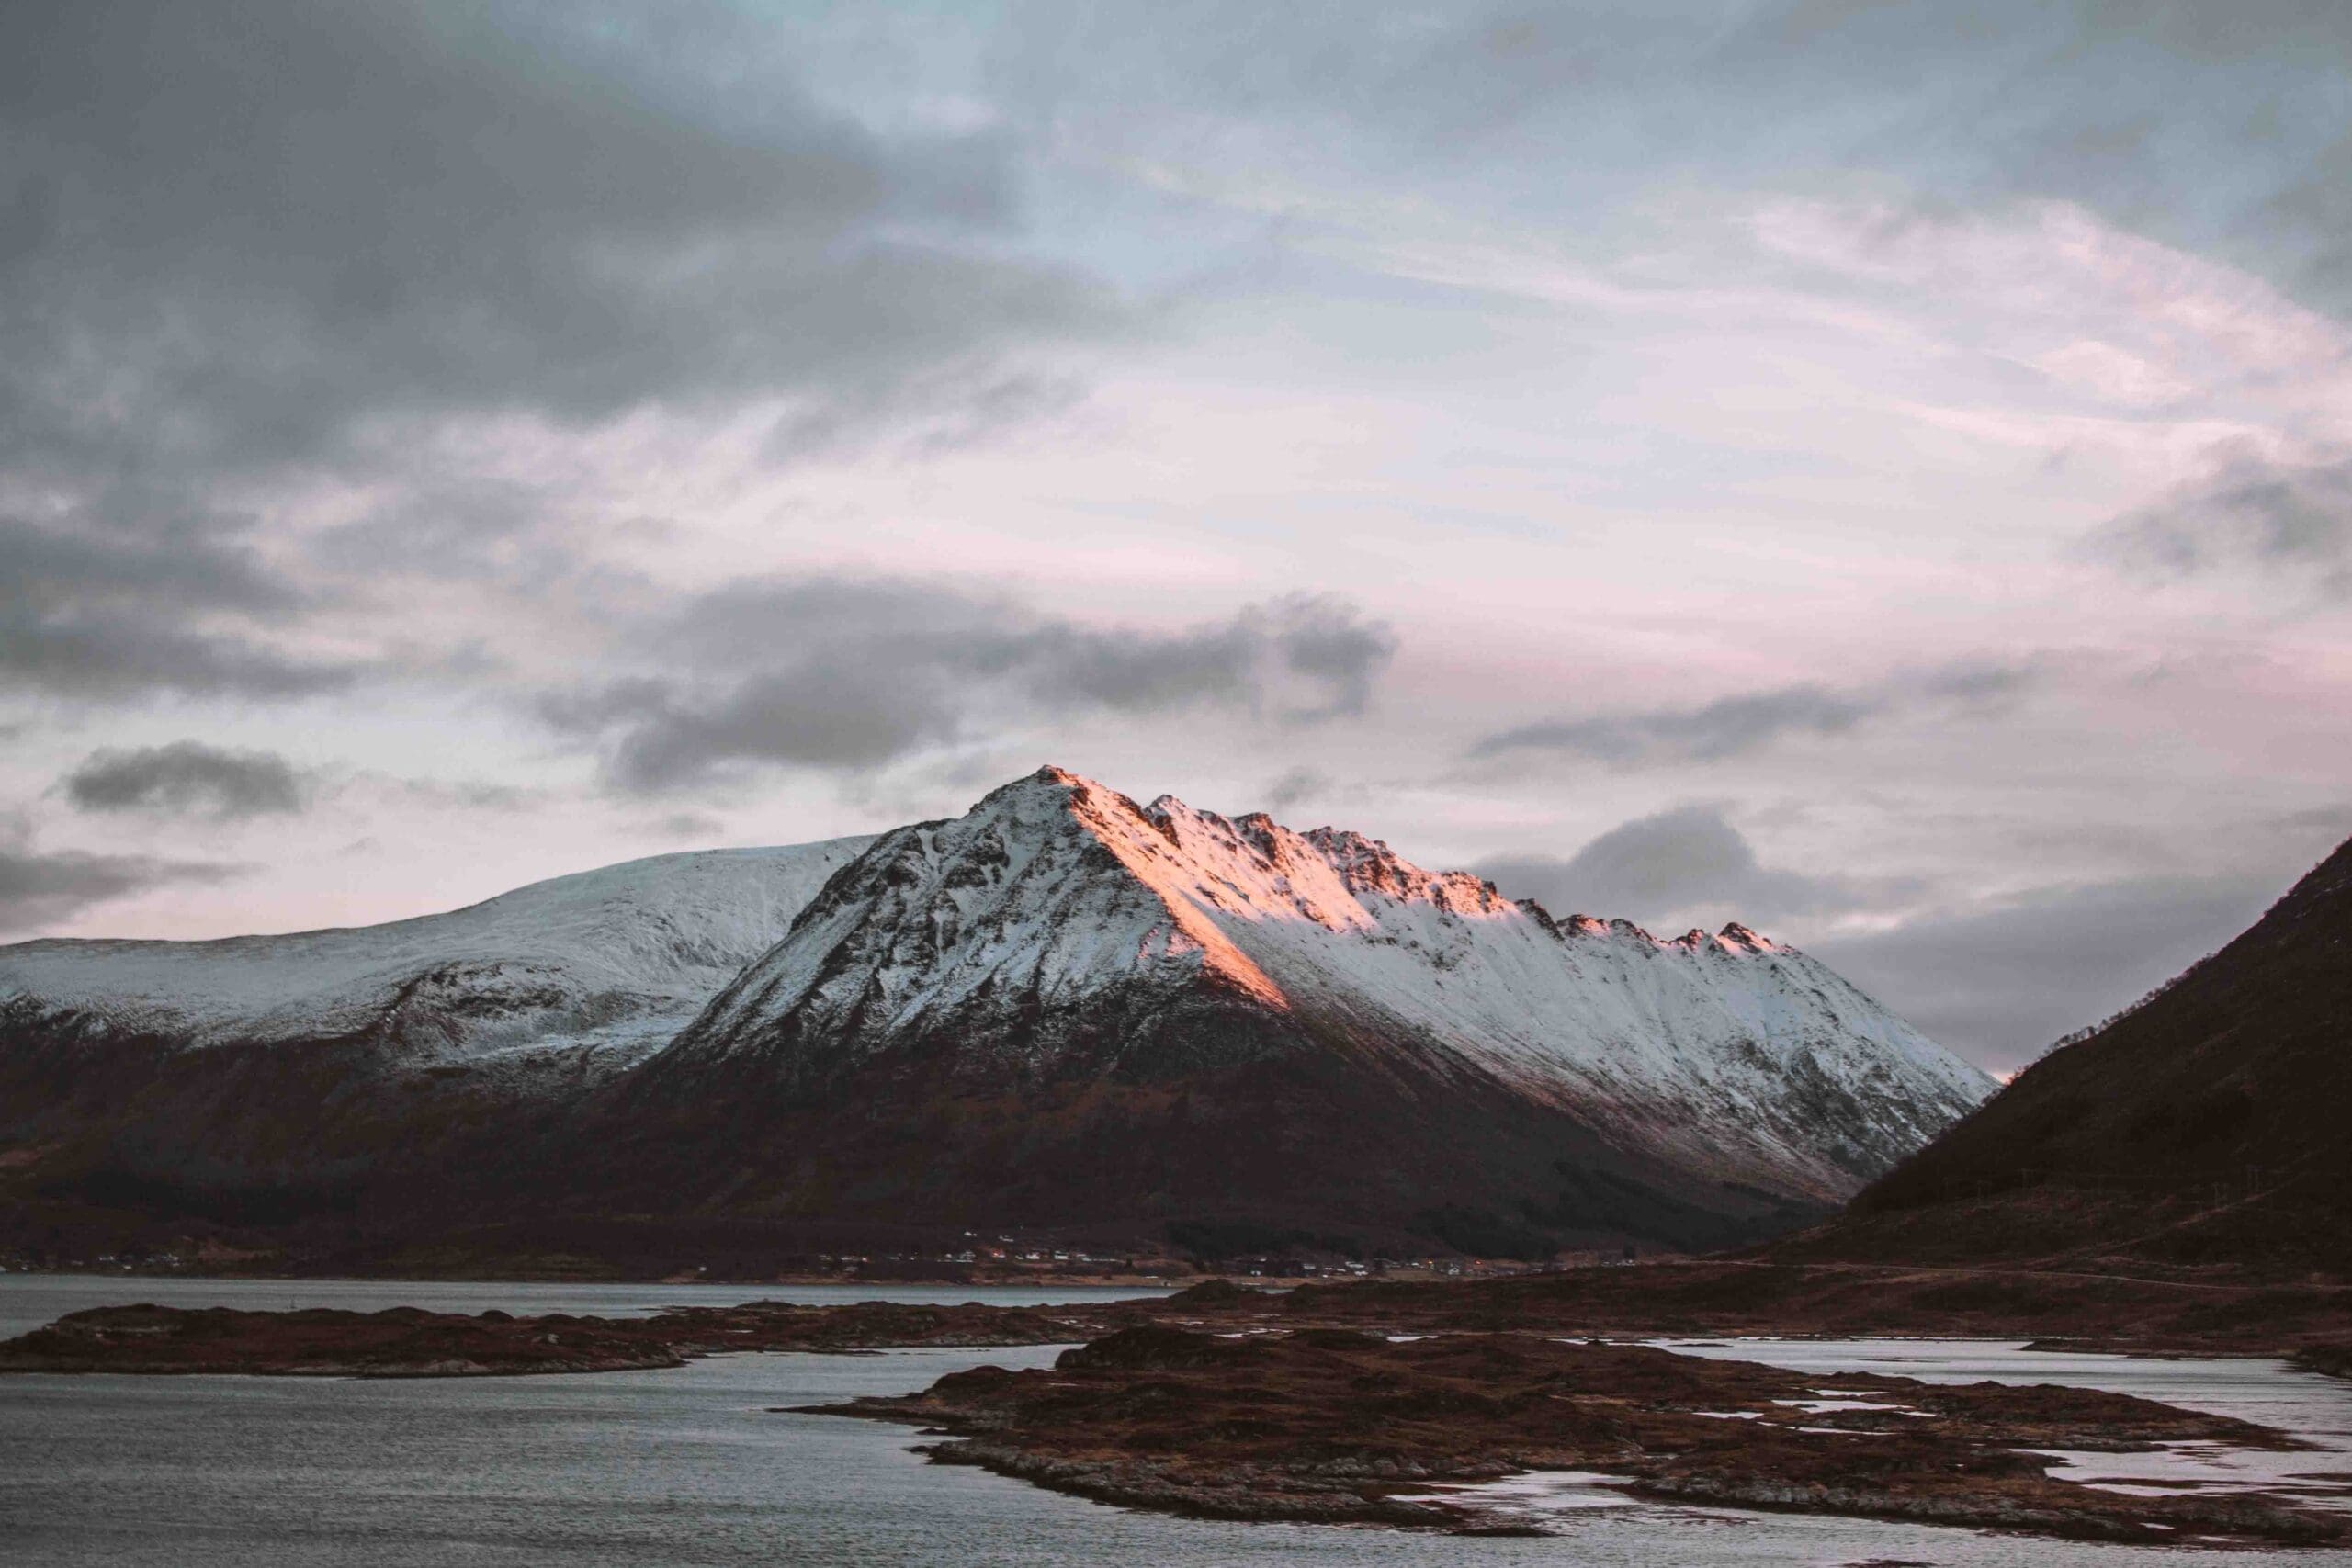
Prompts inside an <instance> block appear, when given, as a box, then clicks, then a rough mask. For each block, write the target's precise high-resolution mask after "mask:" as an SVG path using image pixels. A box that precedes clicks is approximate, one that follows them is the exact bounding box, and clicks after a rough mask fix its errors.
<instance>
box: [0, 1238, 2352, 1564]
mask: <svg viewBox="0 0 2352 1568" xmlns="http://www.w3.org/2000/svg"><path fill="white" fill-rule="evenodd" d="M2347 1324H2352V1289H2347V1288H2345V1287H2338V1286H2329V1285H2318V1284H2313V1285H2306V1286H2292V1287H2290V1286H2278V1285H2245V1286H2233V1285H2222V1284H2211V1283H2206V1284H2186V1283H2183V1282H2179V1281H2161V1280H2131V1279H2122V1278H2118V1277H2112V1276H2098V1275H2087V1274H2086V1275H2077V1276H2052V1275H2035V1274H2030V1273H2024V1272H2005V1271H1999V1270H1975V1269H1971V1270H1957V1269H1892V1268H1878V1269H1869V1268H1863V1267H1860V1266H1853V1265H1843V1266H1840V1265H1826V1264H1805V1265H1772V1264H1756V1263H1743V1262H1726V1261H1720V1260H1717V1261H1711V1262H1704V1263H1660V1264H1654V1265H1646V1266H1643V1267H1639V1268H1633V1269H1586V1270H1579V1271H1576V1272H1572V1273H1565V1274H1540V1275H1522V1276H1518V1277H1515V1278H1509V1279H1494V1280H1467V1281H1458V1282H1451V1283H1411V1282H1388V1281H1374V1282H1358V1283H1351V1284H1340V1285H1329V1284H1309V1285H1305V1286H1302V1287H1299V1288H1297V1289H1294V1290H1291V1291H1288V1292H1283V1293H1280V1294H1274V1293H1270V1292H1266V1291H1264V1290H1261V1289H1252V1288H1249V1287H1245V1286H1242V1285H1238V1284H1235V1283H1232V1282H1230V1281H1227V1280H1209V1281H1206V1282H1204V1283H1202V1284H1199V1285H1195V1286H1193V1287H1192V1288H1190V1289H1187V1290H1184V1291H1181V1292H1177V1293H1175V1294H1173V1295H1170V1296H1162V1297H1146V1298H1136V1299H1125V1300H1105V1301H1099V1302H1083V1301H1081V1302H1072V1303H1057V1304H1053V1305H1047V1306H993V1305H987V1304H982V1303H957V1304H948V1303H882V1302H866V1303H852V1304H841V1305H829V1306H814V1305H795V1304H789V1303H774V1302H752V1303H744V1304H741V1305H736V1306H728V1307H704V1306H680V1307H675V1308H673V1309H671V1310H667V1311H664V1312H662V1313H659V1314H652V1315H650V1316H646V1317H640V1318H605V1317H594V1316H582V1315H575V1314H563V1313H555V1314H538V1315H535V1316H528V1317H516V1316H513V1315H511V1314H506V1313H503V1312H495V1311H493V1312H487V1313H481V1314H471V1315H468V1314H455V1313H434V1312H426V1311H423V1310H421V1309H418V1308H414V1307H399V1308H391V1309H388V1310H386V1311H382V1312H374V1313H361V1312H346V1311H341V1310H336V1309H308V1310H299V1311H287V1312H252V1311H242V1310H237V1309H231V1308H206V1309H198V1310H184V1309H176V1308H170V1307H161V1306H153V1305H133V1306H122V1307H106V1308H99V1309H95V1310H92V1311H87V1312H80V1313H74V1314H68V1315H67V1316H65V1317H63V1318H61V1319H60V1320H58V1321H57V1322H56V1323H53V1324H51V1325H48V1326H46V1327H44V1328H41V1329H38V1330H35V1331H34V1332H32V1333H30V1334H27V1335H24V1336H21V1337H18V1338H17V1339H14V1340H10V1341H8V1342H6V1343H5V1344H0V1372H117V1373H147V1374H187V1373H208V1372H209V1373H223V1372H229V1373H243V1374H250V1375H265V1376H341V1377H461V1376H525V1375H536V1374H557V1373H589V1372H599V1371H641V1370H650V1369H658V1368H664V1367H676V1366H681V1365H683V1364H684V1363H685V1362H686V1361H687V1360H689V1359H695V1358H698V1357H703V1356H709V1355H718V1354H727V1353H734V1352H743V1351H779V1350H781V1351H796V1350H797V1351H818V1352H832V1353H841V1352H856V1351H870V1350H881V1349H886V1348H912V1347H938V1348H990V1347H1003V1348H1012V1347H1016V1346H1046V1345H1069V1346H1073V1347H1076V1348H1072V1349H1069V1350H1068V1351H1065V1352H1064V1353H1063V1355H1062V1356H1061V1358H1060V1359H1059V1360H1058V1361H1057V1364H1056V1365H1055V1367H1054V1368H1053V1369H1051V1370H1050V1371H1046V1370H1039V1371H1024V1372H1009V1371H1003V1370H1002V1369H1000V1368H994V1367H980V1368H977V1369H974V1370H972V1371H964V1372H957V1373H954V1374H951V1375H950V1376H948V1377H945V1378H943V1379H941V1380H939V1382H936V1383H934V1384H933V1385H932V1386H931V1387H930V1388H928V1389H925V1390H922V1391H920V1392H918V1393H910V1394H906V1395H903V1396H899V1397H895V1398H888V1399H868V1400H861V1401H857V1402H854V1403H853V1404H847V1405H836V1406H829V1407H825V1413H827V1414H831V1415H837V1416H854V1417H859V1418H865V1419H875V1420H884V1421H897V1422H904V1423H907V1424H910V1425H913V1426H916V1427H920V1428H922V1429H924V1430H925V1431H926V1433H927V1434H928V1435H930V1436H932V1437H933V1438H939V1439H942V1440H940V1441H936V1442H933V1443H931V1444H929V1445H927V1446H926V1448H925V1450H924V1451H925V1452H927V1453H928V1454H930V1456H931V1457H932V1458H933V1460H935V1461H939V1462H945V1463H969V1464H978V1465H981V1466H984V1467H986V1468H989V1469H990V1470H994V1471H997V1472H1000V1473H1003V1474H1006V1475H1012V1476H1017V1477H1021V1478H1023V1479H1026V1480H1029V1481H1032V1482H1034V1483H1037V1484H1040V1485H1044V1486H1047V1487H1050V1488H1053V1489H1056V1490H1060V1491H1065V1492H1069V1493H1073V1494H1075V1495H1083V1496H1089V1497H1093V1498H1097V1499H1099V1500H1102V1501H1106V1502H1113V1503H1119V1504H1124V1505H1128V1506H1138V1507H1147V1508H1157V1509H1160V1510H1163V1511H1170V1512H1177V1513H1186V1514H1193V1515H1201V1516H1205V1517H1227V1518H1264V1519H1291V1520H1302V1521H1310V1522H1312V1521H1325V1522H1347V1521H1354V1522H1370V1523H1382V1524H1389V1525H1397V1526H1405V1527H1411V1528H1423V1529H1445V1530H1469V1531H1493V1530H1512V1529H1532V1526H1529V1525H1528V1524H1527V1523H1526V1521H1525V1520H1524V1519H1518V1520H1514V1518H1513V1517H1510V1516H1509V1515H1507V1514H1503V1513H1498V1512H1496V1511H1495V1510H1493V1509H1491V1508H1489V1507H1487V1506H1484V1505H1483V1504H1481V1503H1480V1502H1479V1501H1478V1499H1477V1497H1476V1493H1475V1488H1476V1485H1477V1483H1481V1482H1485V1481H1489V1480H1494V1479H1498V1478H1501V1477H1504V1476H1509V1475H1512V1474H1517V1473H1521V1472H1529V1471H1551V1470H1572V1471H1579V1472H1590V1473H1594V1474H1598V1475H1601V1476H1605V1477H1609V1478H1611V1480H1610V1482H1609V1484H1611V1485H1619V1486H1622V1487H1623V1489H1625V1490H1627V1491H1628V1492H1629V1493H1630V1494H1632V1495H1635V1496H1640V1497H1647V1498H1652V1499H1656V1500H1660V1501H1670V1500H1681V1501H1688V1502H1693V1503H1703V1504H1707V1505H1710V1506H1736V1507H1751V1508H1767V1509H1780V1510H1788V1509H1795V1510H1799V1511H1807V1512H1820V1513H1834V1514H1847V1515H1858V1516H1865V1517H1888V1518H1902V1519H1909V1520H1913V1521H1916V1522H1928V1523H1946V1524H1955V1525H1968V1526H1975V1527H1982V1528H1988V1529H2006V1530H2017V1531H2023V1532H2027V1533H2030V1534H2039V1535H2043V1536H2065V1537H2072V1538H2081V1539H2093V1540H2135V1541H2150V1542H2160V1541H2190V1540H2195V1541H2199V1542H2202V1543H2206V1544H2211V1543H2215V1542H2233V1543H2237V1544H2267V1545H2303V1544H2325V1543H2335V1542H2341V1541H2343V1540H2347V1539H2352V1518H2347V1517H2346V1516H2345V1515H2342V1514H2335V1513H2330V1512H2327V1511H2325V1510H2324V1509H2315V1508H2313V1507H2311V1506H2308V1505H2307V1504H2305V1503H2304V1502H2303V1501H2301V1500H2300V1499H2298V1498H2296V1497H2294V1496H2292V1495H2274V1494H2229V1495H2204V1494H2198V1493H2194V1492H2190V1493H2187V1494H2184V1495H2165V1496H2146V1495H2125V1494H2121V1493H2116V1492H2111V1491H2104V1490H2101V1489H2098V1488H2093V1487H2086V1486H2083V1485H2081V1484H2078V1483H2074V1482H2070V1481H2064V1480H2061V1479H2058V1478H2056V1477H2053V1476H2051V1475H2049V1474H2047V1473H2045V1472H2046V1471H2047V1470H2048V1468H2049V1467H2050V1464H2051V1462H2052V1461H2050V1460H2049V1458H2048V1457H2047V1456H2043V1455H2037V1454H2036V1453H2034V1452H2031V1451H2029V1450H2050V1449H2059V1450H2107V1451H2116V1452H2128V1451H2144V1450H2152V1449H2155V1448H2158V1447H2160V1446H2161V1445H2163V1444H2165V1443H2167V1442H2177V1441H2192V1440H2206V1441H2226V1442H2229V1443H2231V1444H2233V1445H2235V1446H2239V1447H2246V1448H2274V1449H2275V1448H2291V1447H2295V1446H2298V1445H2297V1444H2296V1443H2295V1441H2294V1439H2292V1438H2290V1437H2288V1436H2287V1435H2285V1434H2282V1433H2278V1432H2275V1431H2271V1430H2268V1429H2267V1428H2261V1427H2252V1426H2249V1425H2248V1424H2245V1423H2243V1422H2235V1421H2230V1420H2226V1419H2224V1418H2222V1417H2216V1416H2205V1415H2199V1414H2197V1413H2193V1412H2188V1411H2184V1410H2178V1409H2175V1408H2173V1407H2170V1406H2166V1405H2162V1404H2154V1403H2152V1402H2150V1401H2146V1400H2142V1399H2136V1398H2131V1397H2129V1396H2126V1395H2121V1394H2104V1393H2090V1392H2087V1391H2083V1390H2076V1389H2059V1388H2052V1387H2046V1386H2045V1387H2019V1386H2017V1385H2009V1384H1995V1383H1981V1384H1975V1385H1970V1386H1968V1387H1966V1388H1957V1389H1956V1388H1953V1387H1951V1386H1948V1385H1929V1384H1923V1383H1917V1382H1913V1381H1912V1380H1909V1379H1905V1378H1890V1377H1876V1376H1866V1375H1862V1374H1854V1373H1846V1374H1835V1375H1828V1376H1824V1375H1820V1374H1801V1373H1796V1372H1790V1371H1781V1370H1779V1369H1774V1368H1770V1367H1765V1366H1761V1365H1758V1364H1756V1363H1751V1362H1744V1361H1724V1360H1715V1359H1709V1358H1699V1357H1693V1356H1688V1355H1679V1354H1676V1353H1673V1352H1670V1351H1668V1350H1664V1349H1659V1348H1654V1347H1648V1346H1642V1345H1634V1344H1627V1343H1624V1342H1623V1341H1624V1340H1626V1339H1628V1338H1635V1337H1664V1336H1692V1337H1710V1336H1723V1337H1731V1336H1741V1335H1775V1336H1782V1337H1787V1336H1809V1337H1837V1338H1849V1337H1868V1336H1872V1335H1909V1336H1918V1337H1955V1338H1967V1337H2007V1338H2024V1339H2030V1340H2033V1341H2035V1344H2036V1348H2048V1349H2053V1350H2054V1349H2066V1350H2108V1351H2125V1352H2136V1353H2141V1354H2198V1355H2267V1356H2288V1357H2293V1358H2295V1359H2296V1362H2297V1364H2298V1365H2300V1366H2301V1367H2303V1368H2305V1369H2306V1370H2311V1371H2336V1372H2339V1373H2340V1372H2341V1371H2343V1370H2344V1369H2345V1368H2346V1366H2347V1365H2352V1357H2348V1356H2347V1352H2348V1351H2352V1334H2347V1332H2346V1325H2347ZM2055 1325H2065V1328H2066V1332H2065V1333H2064V1336H2063V1337H2052V1335H2051V1334H2050V1330H2051V1329H2052V1328H2053V1327H2054V1326H2055ZM1462 1488H1471V1489H1473V1490H1471V1491H1466V1492H1465V1491H1463V1490H1461V1489H1462Z"/></svg>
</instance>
